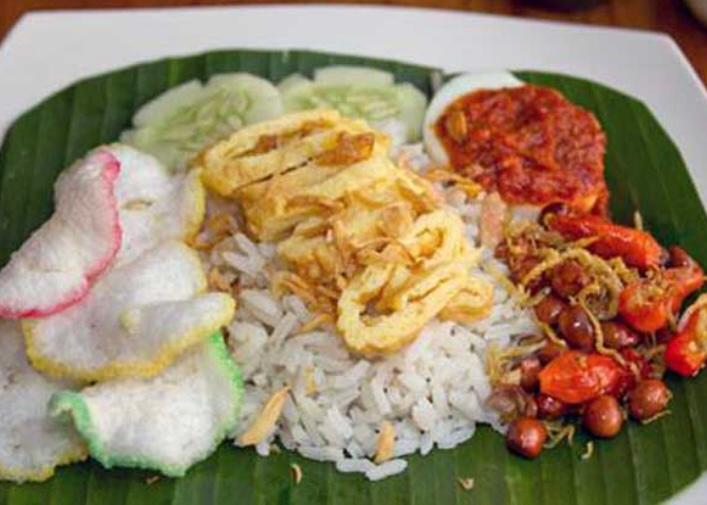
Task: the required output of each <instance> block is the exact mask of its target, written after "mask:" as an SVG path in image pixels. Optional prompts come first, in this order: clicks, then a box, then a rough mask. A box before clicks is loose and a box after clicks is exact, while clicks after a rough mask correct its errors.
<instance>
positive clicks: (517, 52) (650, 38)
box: [0, 6, 707, 505]
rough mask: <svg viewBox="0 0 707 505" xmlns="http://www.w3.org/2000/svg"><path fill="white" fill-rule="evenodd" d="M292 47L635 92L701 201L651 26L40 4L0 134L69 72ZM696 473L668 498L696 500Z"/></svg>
mask: <svg viewBox="0 0 707 505" xmlns="http://www.w3.org/2000/svg"><path fill="white" fill-rule="evenodd" d="M238 47H250V48H272V49H285V48H302V49H318V50H322V51H332V52H344V53H352V54H360V55H365V56H374V57H384V58H394V59H399V60H404V61H408V62H414V63H420V64H427V65H431V66H436V67H442V68H444V69H445V70H448V71H460V70H476V69H484V68H509V69H534V70H548V71H556V72H566V73H569V74H572V75H576V76H580V77H587V78H590V79H595V80H597V81H600V82H603V83H606V84H608V85H611V86H613V87H615V88H617V89H620V90H622V91H625V92H627V93H629V94H631V95H633V96H635V97H637V98H640V99H642V100H643V101H644V102H645V103H646V104H648V106H649V107H650V108H651V109H652V110H653V112H654V113H655V114H656V116H657V117H658V119H659V121H660V122H661V124H662V125H663V126H664V127H665V128H666V129H667V130H668V133H669V134H670V136H671V137H672V138H673V140H674V141H675V142H676V143H677V144H678V147H679V148H680V151H681V152H682V154H683V156H684V158H685V161H686V162H687V165H688V167H689V169H690V172H691V174H692V177H693V180H694V181H695V183H696V184H697V186H698V190H699V192H700V196H701V198H702V201H703V202H707V161H705V160H707V133H706V132H707V92H706V91H705V88H704V86H703V84H702V83H701V81H700V79H699V77H698V76H697V75H696V73H695V72H694V70H693V69H692V67H691V66H690V64H689V63H688V62H687V60H686V59H685V57H684V55H683V54H682V53H681V52H680V50H679V49H678V47H677V46H676V44H675V42H673V40H672V39H670V38H669V37H668V36H666V35H661V34H657V33H650V32H641V31H629V30H617V29H610V28H594V27H585V26H579V25H570V24H560V23H547V22H536V21H523V20H517V19H511V18H505V17H499V16H487V15H478V14H465V13H456V12H450V11H438V10H426V9H401V8H381V7H324V6H307V7H279V6H278V7H237V8H233V7H226V8H201V9H191V8H188V9H150V10H132V11H131V10H121V11H110V10H102V11H83V12H43V13H33V14H29V15H26V16H25V17H23V18H22V19H21V20H20V22H19V23H18V24H17V25H16V27H15V28H14V29H13V30H12V31H11V32H10V34H9V35H8V37H7V38H6V40H5V42H4V43H3V44H2V46H0V96H1V97H3V98H2V100H0V135H2V133H3V130H4V129H5V128H6V127H7V126H8V125H9V124H10V123H11V122H12V120H13V119H14V118H15V117H16V116H17V115H18V114H20V113H21V112H22V111H23V110H25V109H27V108H28V107H30V106H31V105H33V104H35V103H37V102H38V101H39V100H41V99H43V98H44V97H46V96H47V95H48V94H50V93H52V92H54V91H57V90H59V89H60V88H62V87H64V86H67V85H69V84H71V83H72V82H73V81H75V80H76V79H78V78H80V77H86V76H89V75H92V74H96V73H99V72H104V71H108V70H112V69H115V68H118V67H122V66H125V65H129V64H131V63H136V62H140V61H145V60H150V59H156V58H161V57H164V56H171V55H182V54H192V53H198V52H202V51H207V50H213V49H218V48H238ZM705 495H707V479H706V478H705V477H704V476H703V478H702V479H700V481H699V483H698V484H696V485H693V486H692V487H691V488H690V489H689V490H688V491H687V492H685V493H683V494H682V495H680V496H679V498H678V499H674V500H673V501H672V503H675V504H681V505H687V504H699V503H704V498H703V497H704V496H705Z"/></svg>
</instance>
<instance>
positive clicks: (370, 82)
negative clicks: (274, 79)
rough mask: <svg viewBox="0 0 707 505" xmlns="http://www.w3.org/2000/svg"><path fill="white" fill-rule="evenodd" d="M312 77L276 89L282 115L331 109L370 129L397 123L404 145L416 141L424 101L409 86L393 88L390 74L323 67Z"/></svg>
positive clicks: (290, 80) (297, 76)
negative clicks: (403, 134)
mask: <svg viewBox="0 0 707 505" xmlns="http://www.w3.org/2000/svg"><path fill="white" fill-rule="evenodd" d="M314 75H315V77H314V80H310V79H307V78H306V77H304V76H302V75H300V74H292V75H290V76H289V77H287V78H286V79H284V80H283V81H282V82H281V83H280V84H279V85H278V89H279V90H280V93H282V99H283V103H284V106H285V110H286V111H288V112H289V111H298V110H306V109H316V108H333V109H337V110H338V111H339V112H341V113H342V114H343V115H345V116H349V117H355V118H360V119H364V120H366V121H368V122H369V123H370V124H371V125H372V126H379V125H381V124H384V123H388V122H390V121H394V120H399V121H402V122H403V123H404V124H405V132H406V137H407V138H406V140H407V141H415V140H418V139H419V138H420V134H421V130H422V119H423V117H424V113H425V108H426V106H427V98H426V97H425V95H424V94H423V93H422V92H420V91H419V90H418V89H417V88H415V87H414V86H412V85H411V84H408V83H400V84H394V82H393V77H392V75H391V74H389V73H387V72H383V71H380V70H376V69H371V68H366V67H355V66H334V67H325V68H321V69H318V70H317V71H315V74H314Z"/></svg>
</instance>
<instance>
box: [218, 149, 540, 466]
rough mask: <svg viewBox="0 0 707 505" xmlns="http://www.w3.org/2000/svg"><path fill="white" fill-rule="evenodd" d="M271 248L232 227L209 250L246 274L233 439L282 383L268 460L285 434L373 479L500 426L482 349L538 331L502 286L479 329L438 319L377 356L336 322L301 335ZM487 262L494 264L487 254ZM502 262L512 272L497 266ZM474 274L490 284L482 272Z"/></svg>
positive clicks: (236, 333) (458, 199) (457, 195)
mask: <svg viewBox="0 0 707 505" xmlns="http://www.w3.org/2000/svg"><path fill="white" fill-rule="evenodd" d="M405 153H406V155H407V156H408V158H409V159H411V160H412V162H413V164H416V165H417V166H418V167H420V166H423V165H424V164H425V163H426V158H425V156H424V153H423V152H422V149H421V147H419V146H412V147H410V148H407V149H406V151H405ZM445 194H446V199H447V203H448V204H449V205H450V206H452V207H454V208H455V209H457V210H458V211H459V213H460V214H461V215H462V217H463V218H464V220H465V222H466V232H467V235H468V237H469V239H470V240H472V241H474V242H476V236H477V232H478V228H477V221H478V215H479V204H478V203H473V204H472V203H468V202H467V200H466V196H465V194H464V193H463V192H461V191H458V190H454V189H452V190H449V191H447V192H446V193H445ZM274 256H275V247H274V245H272V244H254V243H253V242H251V241H250V239H248V237H246V236H245V235H243V234H236V235H234V236H233V237H231V238H229V239H226V241H224V242H222V243H221V244H220V245H219V246H218V247H217V248H215V249H214V250H213V251H212V252H211V254H210V255H209V258H208V262H209V263H210V264H211V265H212V266H218V267H219V268H220V269H221V271H222V272H225V275H226V277H227V278H228V279H229V280H232V279H234V278H236V277H239V278H240V286H241V288H242V289H241V291H240V294H239V300H238V303H239V308H238V310H237V314H236V318H235V320H234V322H233V323H232V324H231V325H230V326H229V328H228V333H229V345H230V347H231V349H232V350H233V355H234V357H235V359H236V361H237V362H238V363H239V364H240V366H241V367H242V369H243V374H244V380H245V382H246V392H245V399H244V405H243V410H242V420H241V422H240V424H239V428H238V431H237V432H236V433H235V434H234V435H235V436H236V438H237V437H238V435H239V434H240V433H242V432H244V431H245V430H247V429H248V427H249V426H250V425H251V423H252V422H253V421H254V419H255V418H256V417H257V416H258V414H259V413H260V411H261V409H262V407H263V405H264V404H265V402H266V401H267V400H268V399H269V398H270V397H271V396H272V395H273V394H274V393H275V392H276V391H278V390H280V389H281V388H283V387H284V386H290V387H291V391H290V395H289V397H288V399H287V401H286V402H285V405H284V408H283V412H282V415H281V417H280V419H279V422H278V423H277V425H276V428H275V430H274V431H273V432H272V433H271V434H270V436H269V437H268V438H267V439H266V440H264V441H262V442H261V443H259V444H258V445H257V446H256V451H257V452H258V454H260V455H262V456H267V455H268V454H269V452H270V449H271V445H272V443H274V442H275V440H276V439H277V440H279V441H280V443H281V444H282V445H283V446H284V447H286V448H287V449H290V450H294V451H297V452H299V453H300V454H302V455H303V456H305V457H307V458H311V459H316V460H321V461H332V462H334V463H335V464H336V468H337V469H338V470H339V471H341V472H361V473H364V474H365V475H366V477H368V478H369V479H371V480H378V479H382V478H385V477H388V476H390V475H393V474H396V473H399V472H402V471H404V470H405V468H406V467H407V462H406V461H405V460H404V459H402V457H403V456H406V455H409V454H413V453H415V452H420V453H421V454H423V455H424V454H427V453H429V452H430V451H431V450H433V449H434V448H435V447H437V448H439V449H451V448H453V447H456V446H457V445H459V444H461V443H462V442H464V441H466V440H468V439H469V438H470V437H471V436H472V435H473V434H474V431H475V429H476V424H477V423H479V422H482V423H490V424H492V425H493V426H495V427H496V428H497V429H499V430H502V429H503V427H502V426H501V424H500V423H499V421H498V418H497V416H496V415H495V413H494V412H493V411H491V410H489V409H488V408H486V407H485V405H484V402H485V400H486V398H487V396H488V395H489V393H490V390H491V388H490V384H489V381H488V378H487V376H486V374H485V372H484V354H485V349H486V347H487V346H488V345H489V344H490V343H491V342H496V343H497V344H498V345H500V346H505V345H507V344H508V343H509V341H510V339H511V338H514V337H517V336H521V335H525V334H528V333H532V332H534V331H535V330H536V327H535V324H534V322H533V319H532V317H531V316H530V314H529V313H528V312H527V311H524V310H520V309H519V308H518V306H517V305H516V303H515V302H514V300H513V299H512V298H511V297H509V295H508V293H507V292H506V291H505V290H504V289H503V288H502V287H501V286H500V285H498V286H497V288H496V290H495V295H494V306H493V309H492V310H491V314H490V315H489V317H487V318H485V319H483V320H481V321H479V322H477V323H475V324H472V325H464V324H458V323H453V322H440V321H436V320H435V321H432V322H431V323H429V324H428V325H427V326H426V327H425V328H424V330H423V331H422V332H421V334H420V336H419V338H418V339H417V340H415V341H414V342H413V343H412V344H411V345H409V346H407V347H405V348H404V349H402V350H400V351H399V352H397V353H395V354H392V355H389V356H387V357H385V358H384V359H379V360H373V361H369V360H366V359H363V358H361V357H358V356H356V355H352V354H351V353H349V351H348V350H347V348H346V347H345V346H344V344H343V341H342V339H341V338H340V337H339V336H338V335H337V334H336V333H335V332H334V328H333V327H330V328H328V329H327V330H317V331H311V332H307V333H301V334H300V333H298V328H299V327H300V325H302V324H303V323H305V322H307V321H309V320H310V318H311V314H310V313H309V311H308V310H307V308H306V306H305V304H304V303H303V301H302V300H300V299H299V298H298V297H296V296H294V295H287V296H284V297H283V298H282V299H280V300H277V299H275V298H274V297H273V296H272V295H271V294H270V292H269V289H268V285H269V283H268V275H269V273H272V272H273V271H275V270H276V268H275V267H276V259H275V257H274ZM484 261H491V262H495V260H494V259H493V258H492V257H491V254H490V253H489V252H488V251H487V252H486V253H485V254H484ZM496 267H497V268H498V269H499V270H501V271H504V270H505V267H504V266H503V265H502V264H500V263H496ZM475 273H476V274H477V275H480V276H483V277H485V278H487V279H489V280H491V281H492V282H494V280H493V279H492V278H491V277H490V276H489V275H487V274H486V273H484V272H482V271H481V270H478V271H477V272H475ZM384 420H387V421H389V422H391V423H392V425H393V426H394V428H395V434H396V439H395V445H394V451H393V456H394V459H392V460H389V461H387V462H385V463H383V464H380V465H376V464H374V463H373V462H372V461H371V459H372V458H373V456H374V455H375V452H376V442H377V434H378V430H379V428H380V426H381V423H382V422H383V421H384Z"/></svg>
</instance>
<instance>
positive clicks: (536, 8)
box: [0, 0, 707, 83]
mask: <svg viewBox="0 0 707 505" xmlns="http://www.w3.org/2000/svg"><path fill="white" fill-rule="evenodd" d="M270 3H307V2H288V1H282V0H280V1H277V2H271V1H268V0H265V1H263V0H260V1H258V0H256V1H250V2H239V1H210V0H0V41H1V40H2V39H3V38H4V37H5V35H6V33H7V32H8V31H9V30H10V29H11V28H12V26H13V25H14V24H15V23H16V22H17V20H18V19H19V18H20V16H22V14H23V13H25V12H28V11H32V10H40V9H94V8H121V7H168V6H194V5H237V4H270ZM320 3H321V2H320ZM327 3H330V4H332V3H349V4H351V3H355V4H384V5H408V6H415V7H436V8H444V9H455V10H460V11H467V12H485V13H493V14H504V15H509V16H514V17H520V18H535V19H549V20H560V21H570V22H575V23H583V24H591V25H603V26H619V27H627V28H641V29H648V30H657V31H660V32H664V33H667V34H669V35H671V36H672V37H673V38H674V39H675V40H676V41H677V43H678V44H679V45H680V47H681V48H682V50H683V51H684V52H685V54H686V55H687V57H688V59H689V60H690V62H691V63H692V65H693V66H694V67H695V69H696V70H697V73H698V74H699V75H700V77H701V78H702V81H703V82H705V83H707V28H705V27H703V26H702V25H700V24H699V22H698V21H697V20H696V19H695V18H693V17H692V15H691V13H690V12H689V10H688V9H687V8H686V7H685V6H684V4H683V3H682V0H603V1H602V0H466V1H463V0H439V1H431V0H388V1H378V2H375V1H374V2H371V1H365V0H364V1H353V2H351V1H349V2H327ZM553 3H554V4H574V5H575V6H577V4H596V5H594V6H584V7H575V9H574V10H567V8H564V9H563V8H558V7H557V6H555V7H549V6H547V5H544V4H553Z"/></svg>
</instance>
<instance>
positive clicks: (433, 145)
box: [422, 70, 525, 164]
mask: <svg viewBox="0 0 707 505" xmlns="http://www.w3.org/2000/svg"><path fill="white" fill-rule="evenodd" d="M524 84H525V83H524V82H523V81H521V80H519V79H518V78H516V77H515V76H514V75H513V74H511V73H510V72H507V71H505V70H496V71H489V72H479V73H472V74H462V75H459V76H457V77H455V78H454V79H452V80H450V81H449V82H447V83H445V84H444V85H443V86H442V87H441V88H440V89H439V90H438V91H437V93H436V94H435V96H434V97H433V98H432V101H431V102H430V106H429V107H427V112H426V114H425V120H424V123H423V128H422V130H423V140H424V142H425V149H427V153H428V154H429V155H430V157H431V158H432V160H433V161H435V162H436V163H440V164H447V163H448V162H449V157H448V156H447V152H446V151H445V149H444V146H443V145H442V143H441V142H440V140H439V139H438V138H437V134H436V133H435V128H434V126H435V123H436V122H437V120H438V119H439V117H440V116H441V115H442V114H443V113H444V111H445V110H446V109H447V107H448V106H449V105H450V104H451V103H452V102H454V101H455V100H456V99H457V98H459V97H461V96H463V95H466V94H468V93H472V92H474V91H478V90H481V89H502V88H515V87H518V86H523V85H524Z"/></svg>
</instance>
